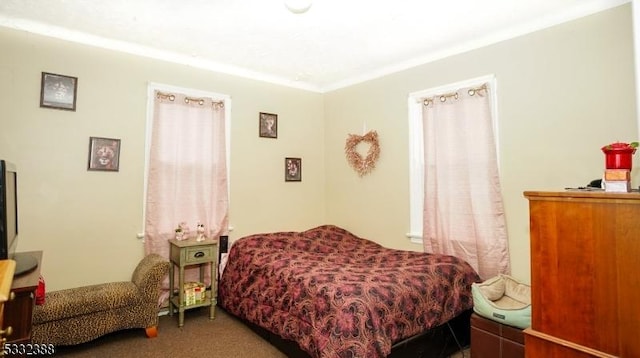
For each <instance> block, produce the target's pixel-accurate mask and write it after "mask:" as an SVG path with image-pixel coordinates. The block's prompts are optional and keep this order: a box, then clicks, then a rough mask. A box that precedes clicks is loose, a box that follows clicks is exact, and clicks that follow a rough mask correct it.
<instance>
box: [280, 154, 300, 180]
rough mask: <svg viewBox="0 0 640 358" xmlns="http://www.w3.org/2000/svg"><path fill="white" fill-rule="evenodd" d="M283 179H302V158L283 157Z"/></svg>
mask: <svg viewBox="0 0 640 358" xmlns="http://www.w3.org/2000/svg"><path fill="white" fill-rule="evenodd" d="M284 181H302V158H284Z"/></svg>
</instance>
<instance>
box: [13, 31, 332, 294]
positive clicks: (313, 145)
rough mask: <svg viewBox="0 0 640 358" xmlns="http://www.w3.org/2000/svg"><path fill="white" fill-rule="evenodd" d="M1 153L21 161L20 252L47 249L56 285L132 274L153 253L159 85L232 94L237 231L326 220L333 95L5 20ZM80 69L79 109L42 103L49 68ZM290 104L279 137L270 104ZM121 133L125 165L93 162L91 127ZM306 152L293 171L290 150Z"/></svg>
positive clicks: (50, 283)
mask: <svg viewBox="0 0 640 358" xmlns="http://www.w3.org/2000/svg"><path fill="white" fill-rule="evenodd" d="M0 44H1V48H2V55H0V81H1V82H2V83H3V86H2V87H1V88H0V158H2V159H7V160H11V161H12V162H14V163H15V164H16V165H17V167H18V168H19V192H18V195H19V205H20V207H19V216H20V223H19V224H20V235H19V244H18V245H19V247H18V249H19V251H30V250H43V251H44V257H43V265H42V273H43V276H44V277H45V280H46V282H47V289H49V290H55V289H61V288H67V287H74V286H79V285H84V284H91V283H100V282H106V281H113V280H126V279H129V278H130V276H131V273H132V271H133V268H134V266H135V264H136V263H137V261H138V260H139V259H140V258H141V257H142V255H143V251H144V250H143V243H142V241H140V240H139V239H137V238H136V235H137V233H139V232H141V231H142V223H143V217H142V215H143V213H142V210H143V209H142V205H143V200H144V198H143V187H144V181H143V175H144V171H143V170H144V153H145V125H146V111H147V108H146V105H147V97H146V96H147V84H148V83H149V82H155V83H163V84H168V85H173V86H179V87H186V88H194V89H197V90H202V91H210V92H215V93H221V94H227V95H230V96H231V98H232V109H231V112H232V118H231V137H232V139H231V167H230V170H231V180H230V183H231V192H230V199H231V207H230V222H231V225H232V226H233V227H234V230H233V231H232V233H231V239H232V240H233V239H234V238H237V237H240V236H243V235H246V234H249V233H255V232H261V231H275V230H284V229H286V230H295V229H306V228H309V227H312V226H316V225H319V224H321V223H323V222H324V220H323V219H324V211H325V206H324V173H325V168H324V152H323V145H324V138H323V132H324V127H323V121H322V119H323V117H324V114H323V106H322V103H323V102H322V101H323V99H322V95H320V94H317V93H311V92H307V91H302V90H296V89H291V88H287V87H282V86H276V85H271V84H266V83H263V82H258V81H253V80H247V79H243V78H238V77H233V76H228V75H222V74H216V73H211V72H208V71H204V70H199V69H195V68H191V67H187V66H181V65H175V64H170V63H166V62H162V61H156V60H151V59H147V58H142V57H137V56H131V55H127V54H122V53H117V52H113V51H107V50H102V49H98V48H93V47H90V46H84V45H77V44H73V43H68V42H64V41H60V40H55V39H51V38H47V37H42V36H38V35H33V34H30V33H25V32H20V31H14V30H9V29H0ZM43 71H44V72H52V73H58V74H64V75H69V76H74V77H78V99H77V110H76V111H75V112H70V111H61V110H54V109H45V108H40V107H39V96H40V76H41V72H43ZM259 112H269V113H276V114H278V119H279V122H278V124H279V126H278V127H279V132H278V139H276V140H274V139H267V138H259V137H258V113H259ZM90 136H99V137H109V138H120V139H121V140H122V148H121V155H120V170H119V172H116V173H114V172H95V171H87V160H88V146H89V137H90ZM287 156H291V157H301V158H302V159H303V168H302V169H303V171H302V182H288V183H285V182H284V158H285V157H287Z"/></svg>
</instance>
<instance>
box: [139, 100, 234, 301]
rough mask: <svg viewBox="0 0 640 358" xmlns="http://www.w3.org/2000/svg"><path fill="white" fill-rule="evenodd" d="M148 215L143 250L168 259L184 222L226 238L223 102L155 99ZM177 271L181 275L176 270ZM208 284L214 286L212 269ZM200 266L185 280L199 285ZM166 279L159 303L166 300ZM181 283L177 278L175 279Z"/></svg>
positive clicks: (193, 232)
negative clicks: (170, 245)
mask: <svg viewBox="0 0 640 358" xmlns="http://www.w3.org/2000/svg"><path fill="white" fill-rule="evenodd" d="M148 170H149V171H148V178H147V197H146V212H145V251H146V253H157V254H160V255H162V256H163V257H166V258H168V257H169V243H168V240H169V239H173V238H175V229H176V228H177V227H178V225H179V224H180V223H181V222H185V223H186V224H187V225H188V227H189V229H190V233H189V234H190V235H189V236H194V235H195V234H196V226H197V225H198V223H201V224H203V225H204V227H205V232H206V234H207V236H209V237H218V236H220V235H227V233H228V189H227V164H226V144H225V110H224V103H223V102H218V101H214V100H212V99H211V98H190V97H187V96H185V95H184V94H177V93H170V94H169V93H161V92H158V91H156V92H155V94H154V109H153V124H152V133H151V145H150V153H149V169H148ZM176 271H178V270H176ZM205 272H207V275H206V278H205V283H206V284H207V285H209V284H210V280H211V278H210V274H208V272H210V270H209V269H208V268H207V269H205ZM198 273H199V270H197V268H196V267H194V268H189V269H187V270H186V271H185V281H198V280H199V276H198ZM168 282H169V281H168V278H167V279H166V280H165V282H164V291H165V292H164V293H163V295H162V297H161V301H162V302H164V301H166V299H167V297H168V295H169V294H168V287H169V284H168ZM176 282H177V279H176Z"/></svg>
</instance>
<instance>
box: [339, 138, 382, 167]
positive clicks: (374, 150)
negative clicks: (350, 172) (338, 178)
mask: <svg viewBox="0 0 640 358" xmlns="http://www.w3.org/2000/svg"><path fill="white" fill-rule="evenodd" d="M361 142H365V143H369V150H368V151H367V156H366V157H365V158H362V156H361V155H360V153H358V151H357V148H356V147H357V146H358V144H360V143H361ZM344 154H345V155H346V157H347V162H349V165H351V167H352V168H353V169H355V171H356V173H358V175H359V176H364V175H366V174H369V173H371V171H372V170H373V169H375V167H376V161H377V160H378V157H380V143H378V133H377V132H376V131H369V132H368V133H367V134H365V135H363V136H360V135H356V134H349V136H348V137H347V142H346V144H345V146H344Z"/></svg>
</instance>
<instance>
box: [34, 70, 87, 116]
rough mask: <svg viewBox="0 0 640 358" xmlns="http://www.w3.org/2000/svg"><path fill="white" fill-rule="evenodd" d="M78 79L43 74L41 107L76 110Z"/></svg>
mask: <svg viewBox="0 0 640 358" xmlns="http://www.w3.org/2000/svg"><path fill="white" fill-rule="evenodd" d="M77 90H78V78H77V77H71V76H64V75H57V74H54V73H48V72H42V79H41V85H40V107H44V108H54V109H63V110H67V111H75V110H76V92H77Z"/></svg>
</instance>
